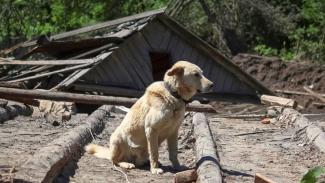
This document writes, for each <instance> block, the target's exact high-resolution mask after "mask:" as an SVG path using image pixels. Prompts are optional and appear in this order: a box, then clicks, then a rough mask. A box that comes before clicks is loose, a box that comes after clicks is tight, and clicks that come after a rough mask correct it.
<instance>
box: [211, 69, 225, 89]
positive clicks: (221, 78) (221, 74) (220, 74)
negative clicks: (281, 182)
mask: <svg viewBox="0 0 325 183" xmlns="http://www.w3.org/2000/svg"><path fill="white" fill-rule="evenodd" d="M217 68H218V69H216V70H215V72H217V74H216V76H217V78H216V79H217V82H216V83H215V84H214V88H213V91H216V92H219V93H222V92H223V85H224V82H225V80H226V72H225V70H224V68H222V67H221V66H220V65H219V67H217Z"/></svg>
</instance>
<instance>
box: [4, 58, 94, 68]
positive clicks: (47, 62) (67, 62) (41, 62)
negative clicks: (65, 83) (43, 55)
mask: <svg viewBox="0 0 325 183" xmlns="http://www.w3.org/2000/svg"><path fill="white" fill-rule="evenodd" d="M94 62H95V61H94V60H93V59H77V60H37V61H36V60H26V61H21V60H7V59H3V58H0V65H55V66H57V65H80V64H92V63H94Z"/></svg>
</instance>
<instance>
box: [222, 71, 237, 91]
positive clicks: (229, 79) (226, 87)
mask: <svg viewBox="0 0 325 183" xmlns="http://www.w3.org/2000/svg"><path fill="white" fill-rule="evenodd" d="M234 80H235V78H234V76H233V75H232V74H231V73H229V72H228V73H227V77H226V79H225V82H224V85H223V92H225V93H232V91H231V87H232V85H233V84H234Z"/></svg>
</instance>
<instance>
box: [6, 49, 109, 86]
mask: <svg viewBox="0 0 325 183" xmlns="http://www.w3.org/2000/svg"><path fill="white" fill-rule="evenodd" d="M110 54H111V52H108V53H103V54H101V55H99V56H97V57H95V58H93V59H91V60H93V61H94V62H93V63H88V64H82V65H76V66H73V67H68V68H64V69H59V70H56V71H52V72H47V73H42V74H38V75H35V76H29V77H25V78H20V79H16V80H10V81H7V82H8V83H15V82H20V81H27V80H33V79H38V78H42V77H46V76H50V75H53V74H58V73H64V72H70V71H73V70H78V69H81V68H86V67H89V66H91V65H92V64H94V63H97V62H99V61H102V60H104V59H106V58H107V57H108V56H109V55H110Z"/></svg>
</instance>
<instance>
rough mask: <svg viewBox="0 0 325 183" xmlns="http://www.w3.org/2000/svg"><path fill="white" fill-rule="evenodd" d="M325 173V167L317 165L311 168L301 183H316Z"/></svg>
mask: <svg viewBox="0 0 325 183" xmlns="http://www.w3.org/2000/svg"><path fill="white" fill-rule="evenodd" d="M323 173H325V168H323V167H315V168H312V169H310V170H309V171H308V172H307V173H306V174H305V175H304V176H303V177H302V179H301V180H300V183H316V182H317V179H318V178H319V177H320V176H321V175H322V174H323Z"/></svg>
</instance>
